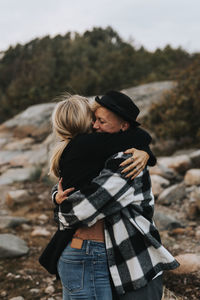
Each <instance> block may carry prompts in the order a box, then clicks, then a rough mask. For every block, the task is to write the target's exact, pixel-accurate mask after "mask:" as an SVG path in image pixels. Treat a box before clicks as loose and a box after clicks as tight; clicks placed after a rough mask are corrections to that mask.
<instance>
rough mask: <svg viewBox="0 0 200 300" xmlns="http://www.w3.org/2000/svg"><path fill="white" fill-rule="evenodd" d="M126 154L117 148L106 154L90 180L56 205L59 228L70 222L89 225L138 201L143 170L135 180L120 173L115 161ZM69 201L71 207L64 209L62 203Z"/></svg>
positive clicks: (69, 224) (140, 199) (143, 192)
mask: <svg viewBox="0 0 200 300" xmlns="http://www.w3.org/2000/svg"><path fill="white" fill-rule="evenodd" d="M126 158H127V155H125V154H124V153H122V152H120V153H118V154H116V155H114V156H112V157H110V158H109V159H108V160H107V162H106V164H105V167H104V169H103V170H102V172H101V173H100V174H99V176H98V177H96V178H95V179H94V180H93V181H92V182H91V184H89V185H87V186H86V187H85V188H84V189H82V190H80V191H77V192H75V193H73V194H72V195H70V196H69V197H68V199H67V200H65V201H63V202H62V203H61V205H60V206H59V212H58V216H55V217H56V218H57V219H59V221H60V225H61V226H60V227H61V228H62V229H64V228H68V227H69V226H73V225H87V226H92V225H93V224H94V223H96V222H97V221H98V220H100V219H102V218H105V217H108V216H110V215H112V214H114V213H116V212H119V211H120V210H122V209H123V208H124V207H126V206H128V205H129V204H131V203H133V202H134V201H135V203H140V202H141V201H142V200H143V199H144V198H145V191H144V190H143V189H142V180H143V173H144V171H143V172H141V173H140V174H139V175H138V176H137V178H135V180H131V179H127V178H125V176H124V175H123V174H121V170H122V168H120V167H119V164H120V163H121V162H122V161H123V160H125V159H126ZM68 201H70V202H71V203H72V209H71V211H66V209H65V207H66V204H67V203H68Z"/></svg>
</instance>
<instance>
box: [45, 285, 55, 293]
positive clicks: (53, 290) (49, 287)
mask: <svg viewBox="0 0 200 300" xmlns="http://www.w3.org/2000/svg"><path fill="white" fill-rule="evenodd" d="M54 292H55V288H54V287H53V286H52V285H49V286H48V287H47V288H46V289H45V293H46V294H53V293H54Z"/></svg>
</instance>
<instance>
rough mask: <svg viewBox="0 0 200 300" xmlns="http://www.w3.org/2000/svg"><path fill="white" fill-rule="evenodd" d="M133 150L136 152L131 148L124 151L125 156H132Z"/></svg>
mask: <svg viewBox="0 0 200 300" xmlns="http://www.w3.org/2000/svg"><path fill="white" fill-rule="evenodd" d="M135 150H137V149H135V148H131V149H128V150H126V151H124V153H125V154H133V153H134V152H135Z"/></svg>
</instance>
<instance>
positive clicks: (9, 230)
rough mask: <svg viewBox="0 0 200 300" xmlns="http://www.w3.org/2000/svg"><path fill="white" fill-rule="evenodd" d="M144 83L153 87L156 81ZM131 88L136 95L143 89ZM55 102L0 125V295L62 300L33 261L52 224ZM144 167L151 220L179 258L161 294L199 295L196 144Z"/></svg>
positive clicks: (199, 156) (15, 299) (185, 299)
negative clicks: (148, 182)
mask: <svg viewBox="0 0 200 300" xmlns="http://www.w3.org/2000/svg"><path fill="white" fill-rule="evenodd" d="M149 88H151V90H152V93H153V92H154V93H155V86H154V85H153V86H148V89H149ZM137 93H138V95H139V96H138V97H139V100H140V98H141V97H143V94H142V96H141V95H140V94H141V93H140V90H138V91H137ZM148 93H149V92H148ZM159 93H160V92H159ZM144 94H145V93H144ZM150 96H151V97H150V98H152V99H154V97H153V94H151V93H150ZM145 97H146V96H145ZM159 97H160V96H159ZM145 99H146V98H145ZM145 101H146V100H145ZM146 102H148V101H146ZM53 107H54V104H52V103H50V104H44V105H43V104H42V105H36V106H32V107H30V108H28V109H27V110H25V111H24V112H23V113H21V114H19V115H18V116H16V117H14V118H13V119H11V120H9V121H7V122H5V123H4V124H2V125H1V126H0V299H2V300H29V299H31V300H34V299H38V300H42V299H43V300H46V299H47V300H61V285H60V282H59V281H56V279H55V277H54V276H51V275H50V274H48V273H47V272H46V271H45V270H44V269H43V268H42V267H41V266H40V265H39V263H38V258H39V255H40V253H41V252H42V249H43V248H44V247H45V245H46V244H47V242H48V241H49V239H50V237H51V236H52V235H53V233H54V232H55V230H56V226H55V224H54V221H53V205H52V203H51V196H50V192H51V187H52V186H53V183H52V182H51V181H50V180H49V178H48V176H47V175H46V174H47V172H48V168H47V163H48V161H49V153H50V151H49V150H50V148H51V145H52V143H53V137H52V135H51V134H50V132H51V127H50V121H49V119H50V115H51V112H52V109H53ZM150 173H151V179H152V186H153V193H154V195H155V200H156V207H155V222H156V225H157V226H158V228H159V230H160V234H161V237H162V241H163V244H164V245H165V246H166V248H167V249H168V250H170V252H172V254H173V255H174V256H176V258H177V260H178V261H179V262H180V264H181V266H180V267H179V268H178V269H176V270H175V271H173V272H165V274H164V283H165V292H164V294H165V295H164V300H172V299H178V300H181V299H182V300H193V299H194V300H197V299H200V150H198V149H190V150H187V151H186V150H184V151H182V152H178V153H174V155H173V156H170V157H160V158H159V159H158V164H157V165H156V167H153V168H151V169H150ZM102 300H103V299H102Z"/></svg>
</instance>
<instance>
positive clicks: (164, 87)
mask: <svg viewBox="0 0 200 300" xmlns="http://www.w3.org/2000/svg"><path fill="white" fill-rule="evenodd" d="M176 86H177V83H176V82H174V81H160V82H153V83H147V84H143V85H140V86H137V87H133V88H129V89H125V90H122V92H123V93H125V94H127V95H128V96H129V97H131V98H132V99H133V100H134V102H135V103H136V104H137V105H138V107H139V108H140V115H139V118H142V117H144V116H145V115H146V114H147V113H148V111H149V109H150V107H151V105H152V104H153V103H158V102H160V100H161V99H162V97H163V95H164V93H166V92H168V91H171V90H172V89H174V88H175V87H176Z"/></svg>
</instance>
